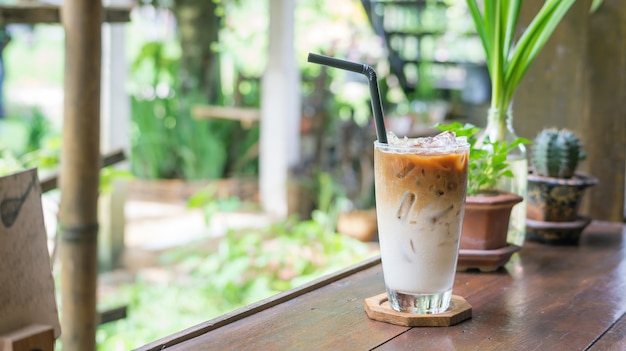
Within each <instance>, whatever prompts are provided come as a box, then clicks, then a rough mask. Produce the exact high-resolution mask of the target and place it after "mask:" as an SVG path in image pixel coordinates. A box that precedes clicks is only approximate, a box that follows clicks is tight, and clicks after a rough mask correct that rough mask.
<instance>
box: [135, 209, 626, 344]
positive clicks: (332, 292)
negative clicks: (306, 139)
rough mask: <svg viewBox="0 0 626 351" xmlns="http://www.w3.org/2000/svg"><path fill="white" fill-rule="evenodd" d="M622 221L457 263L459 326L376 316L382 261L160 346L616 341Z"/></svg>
mask: <svg viewBox="0 0 626 351" xmlns="http://www.w3.org/2000/svg"><path fill="white" fill-rule="evenodd" d="M625 228H626V227H625V226H624V225H622V224H612V223H608V222H594V223H592V225H591V226H590V227H588V228H587V230H586V232H585V233H584V234H583V236H582V238H581V242H580V245H579V246H548V245H544V244H538V243H527V244H526V245H525V246H524V248H523V249H522V250H521V251H520V252H519V253H517V254H515V255H514V256H513V258H512V259H511V261H510V262H509V263H508V264H507V265H506V266H505V268H502V269H499V270H497V271H495V272H492V273H478V272H459V273H457V275H456V280H455V286H454V294H455V295H460V296H463V297H465V298H466V300H467V301H468V302H469V303H470V304H471V305H472V319H470V320H467V321H464V322H462V323H460V324H458V325H455V326H450V327H442V328H432V327H414V328H408V327H401V326H396V325H392V324H388V323H383V322H376V321H372V320H370V319H369V318H368V317H367V315H366V314H365V312H364V308H363V300H364V299H365V298H367V297H370V296H374V295H377V294H379V293H380V292H381V291H384V283H383V276H382V270H381V267H380V265H374V266H365V267H364V269H363V270H356V271H354V273H353V274H349V275H347V276H345V277H344V278H342V279H340V280H336V281H333V282H332V283H330V284H326V285H324V284H319V287H318V288H315V289H312V290H310V291H307V292H306V293H303V294H300V295H298V296H296V297H294V298H291V299H287V300H284V301H281V302H280V303H278V304H273V305H271V306H268V307H267V308H263V306H258V308H257V311H255V312H254V313H248V314H246V315H244V316H242V318H238V319H236V320H234V321H233V322H231V323H225V324H222V325H220V326H219V327H217V328H215V329H212V330H210V331H207V332H206V333H201V332H198V331H199V329H198V328H196V329H194V330H193V331H192V332H193V333H195V334H194V335H190V338H187V339H186V340H185V339H184V338H181V335H180V334H178V335H177V338H178V340H179V341H180V342H167V340H168V338H165V339H164V341H163V342H161V343H160V344H159V345H160V346H159V347H161V348H159V349H166V350H285V349H290V350H331V349H332V350H345V349H353V350H370V349H377V350H448V349H450V350H451V349H456V350H512V349H516V350H535V349H542V350H550V349H553V350H581V349H586V348H588V347H591V346H593V345H594V343H595V344H598V345H606V344H608V345H616V347H618V346H619V345H621V343H623V335H624V334H623V328H624V321H623V320H621V321H620V322H618V321H619V320H620V318H622V316H623V315H624V314H625V313H626V296H625V295H624V294H623V292H624V291H626V229H625ZM206 324H207V325H208V324H211V321H209V322H207V323H206ZM607 331H608V332H607ZM183 334H184V333H183ZM604 338H606V340H604ZM169 340H170V341H171V340H174V339H169ZM603 343H605V344H603ZM153 346H155V347H156V346H158V345H153ZM143 349H146V348H143Z"/></svg>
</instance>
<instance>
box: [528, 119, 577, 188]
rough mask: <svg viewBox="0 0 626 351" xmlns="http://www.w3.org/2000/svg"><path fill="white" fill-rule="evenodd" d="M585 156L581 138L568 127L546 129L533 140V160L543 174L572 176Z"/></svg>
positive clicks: (548, 175) (536, 171)
mask: <svg viewBox="0 0 626 351" xmlns="http://www.w3.org/2000/svg"><path fill="white" fill-rule="evenodd" d="M585 156H586V155H585V153H584V151H583V149H582V145H581V142H580V139H579V138H578V136H577V135H576V134H574V133H573V132H572V131H570V130H567V129H562V130H557V129H555V128H550V129H544V130H542V131H541V132H540V133H539V134H537V137H536V138H535V140H534V142H533V153H532V162H533V166H534V168H535V173H536V174H538V175H541V176H547V177H554V178H571V177H572V176H573V175H574V172H575V171H576V167H577V166H578V161H580V160H583V159H584V158H585Z"/></svg>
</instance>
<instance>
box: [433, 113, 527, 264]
mask: <svg viewBox="0 0 626 351" xmlns="http://www.w3.org/2000/svg"><path fill="white" fill-rule="evenodd" d="M437 128H439V129H440V130H450V131H453V132H455V133H456V135H457V136H465V137H467V138H468V142H469V144H470V160H469V168H468V175H467V179H468V184H467V196H466V199H465V216H464V217H463V229H462V232H461V243H460V251H459V263H458V269H459V270H465V269H469V268H479V269H480V270H482V271H489V270H494V269H496V268H498V267H500V266H501V265H503V264H504V263H506V262H507V261H508V259H509V258H510V256H511V254H513V253H514V252H515V251H517V250H519V249H520V247H519V246H516V245H511V244H509V243H508V242H507V234H508V231H509V220H510V215H511V210H512V208H513V206H515V205H516V204H518V203H519V202H521V201H522V200H523V197H522V196H520V195H517V194H515V193H512V192H509V191H505V190H501V189H498V187H497V184H498V182H499V180H500V179H502V178H503V177H508V178H510V177H513V173H512V172H511V170H510V169H509V164H508V160H507V155H508V153H509V152H510V151H511V150H512V149H513V148H516V147H517V146H518V145H519V144H523V143H528V142H529V141H528V140H526V139H523V138H517V139H516V140H514V141H513V142H512V143H509V142H507V141H495V140H494V141H492V140H491V139H490V138H486V139H485V140H484V141H483V145H482V146H481V148H477V147H476V142H477V138H476V135H477V134H478V132H479V131H480V128H478V127H475V126H473V125H471V124H465V125H462V124H461V123H459V122H454V123H452V124H449V125H445V126H444V125H438V126H437Z"/></svg>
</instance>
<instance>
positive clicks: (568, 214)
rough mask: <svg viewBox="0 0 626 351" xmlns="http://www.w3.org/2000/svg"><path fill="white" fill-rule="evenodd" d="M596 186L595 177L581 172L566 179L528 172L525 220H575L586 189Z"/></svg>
mask: <svg viewBox="0 0 626 351" xmlns="http://www.w3.org/2000/svg"><path fill="white" fill-rule="evenodd" d="M597 183H598V179H597V178H595V177H593V176H591V175H588V174H585V173H581V172H577V173H576V174H575V175H574V177H572V178H568V179H564V178H552V177H543V176H539V175H536V174H532V173H531V174H529V175H528V189H527V192H528V193H527V194H528V195H527V198H526V200H527V203H528V204H527V207H526V218H527V219H530V220H533V221H542V222H572V221H576V220H578V208H579V206H580V200H581V198H582V196H583V194H584V191H585V189H586V188H588V187H590V186H592V185H595V184H597Z"/></svg>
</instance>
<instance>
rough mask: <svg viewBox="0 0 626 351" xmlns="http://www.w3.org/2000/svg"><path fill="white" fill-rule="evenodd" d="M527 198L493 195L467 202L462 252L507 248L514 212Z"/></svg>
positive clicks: (473, 198)
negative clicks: (511, 218) (510, 223)
mask: <svg viewBox="0 0 626 351" xmlns="http://www.w3.org/2000/svg"><path fill="white" fill-rule="evenodd" d="M522 200H523V198H522V197H521V196H519V195H517V194H513V193H509V192H503V191H498V192H491V193H485V194H481V195H478V196H468V197H467V198H466V199H465V216H464V217H463V230H462V234H461V244H460V248H461V249H466V250H495V249H500V248H502V247H505V246H507V242H506V237H507V233H508V230H509V219H510V217H511V210H512V209H513V206H515V204H517V203H519V202H521V201H522Z"/></svg>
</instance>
